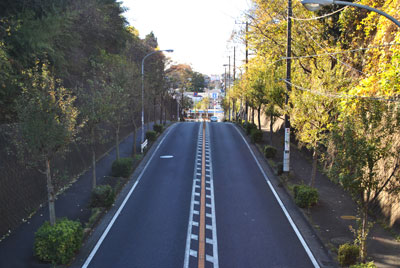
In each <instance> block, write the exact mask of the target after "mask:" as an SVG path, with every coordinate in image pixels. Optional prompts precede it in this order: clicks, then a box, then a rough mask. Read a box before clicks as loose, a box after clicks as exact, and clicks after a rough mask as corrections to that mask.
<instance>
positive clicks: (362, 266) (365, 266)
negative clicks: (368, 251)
mask: <svg viewBox="0 0 400 268" xmlns="http://www.w3.org/2000/svg"><path fill="white" fill-rule="evenodd" d="M350 268H377V266H376V265H375V263H374V262H373V261H371V262H367V263H359V264H354V265H351V266H350Z"/></svg>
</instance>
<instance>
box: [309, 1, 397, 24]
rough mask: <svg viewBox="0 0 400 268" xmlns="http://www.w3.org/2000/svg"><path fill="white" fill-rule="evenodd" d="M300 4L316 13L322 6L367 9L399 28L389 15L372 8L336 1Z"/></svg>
mask: <svg viewBox="0 0 400 268" xmlns="http://www.w3.org/2000/svg"><path fill="white" fill-rule="evenodd" d="M301 3H302V4H303V6H304V7H305V8H307V9H308V10H310V11H318V10H320V9H321V8H322V7H323V6H329V5H334V4H336V5H342V6H353V7H358V8H363V9H367V10H370V11H373V12H376V13H378V14H381V15H382V16H385V17H386V18H388V19H389V20H391V21H393V22H394V23H395V24H396V25H397V26H399V27H400V22H399V21H398V20H396V19H395V18H393V17H392V16H390V15H389V14H387V13H385V12H383V11H381V10H378V9H376V8H373V7H369V6H365V5H360V4H356V3H352V2H346V1H336V0H302V1H301Z"/></svg>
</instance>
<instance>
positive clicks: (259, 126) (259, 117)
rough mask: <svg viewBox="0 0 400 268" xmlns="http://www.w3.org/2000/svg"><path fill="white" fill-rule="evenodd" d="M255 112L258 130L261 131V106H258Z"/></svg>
mask: <svg viewBox="0 0 400 268" xmlns="http://www.w3.org/2000/svg"><path fill="white" fill-rule="evenodd" d="M257 112H258V129H259V130H261V105H260V106H258V109H257Z"/></svg>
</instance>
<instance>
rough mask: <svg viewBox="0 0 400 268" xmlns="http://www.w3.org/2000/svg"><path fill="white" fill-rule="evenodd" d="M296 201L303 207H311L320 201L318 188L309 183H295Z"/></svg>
mask: <svg viewBox="0 0 400 268" xmlns="http://www.w3.org/2000/svg"><path fill="white" fill-rule="evenodd" d="M293 192H294V201H295V203H296V205H298V206H299V207H301V208H309V207H311V206H313V205H315V204H316V203H317V202H318V191H317V189H315V188H313V187H310V186H307V185H295V186H294V187H293Z"/></svg>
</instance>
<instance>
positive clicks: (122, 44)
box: [0, 0, 205, 264]
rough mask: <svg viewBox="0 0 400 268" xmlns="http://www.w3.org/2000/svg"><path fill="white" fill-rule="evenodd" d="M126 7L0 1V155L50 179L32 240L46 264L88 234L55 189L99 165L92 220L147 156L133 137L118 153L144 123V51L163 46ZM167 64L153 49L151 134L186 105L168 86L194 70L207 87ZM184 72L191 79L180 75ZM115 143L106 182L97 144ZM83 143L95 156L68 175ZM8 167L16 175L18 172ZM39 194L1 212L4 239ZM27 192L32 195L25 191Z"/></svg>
mask: <svg viewBox="0 0 400 268" xmlns="http://www.w3.org/2000/svg"><path fill="white" fill-rule="evenodd" d="M124 12H125V9H124V7H123V6H122V4H121V3H120V2H118V1H116V0H109V1H102V0H77V1H58V0H57V1H54V0H44V1H22V0H16V1H2V2H1V3H0V126H1V131H0V134H1V137H2V138H4V137H5V138H4V139H2V142H3V144H2V145H4V146H2V147H3V148H2V151H1V154H2V157H4V156H5V155H6V156H5V157H8V156H12V157H15V158H16V159H18V161H19V162H20V166H23V167H27V169H30V170H29V172H31V171H32V170H33V171H32V173H33V174H35V172H38V173H39V175H38V176H37V177H38V182H37V183H35V184H38V185H42V184H43V181H45V185H47V203H48V205H49V211H50V217H49V222H47V223H45V224H44V225H43V226H42V227H41V228H40V229H39V230H38V231H37V233H36V242H35V254H36V256H38V257H39V258H40V259H41V260H43V261H46V262H51V263H53V264H66V263H68V262H69V261H70V259H71V258H72V257H73V255H74V254H75V253H76V251H77V250H79V247H80V244H81V242H82V235H83V231H82V230H83V229H82V226H81V223H79V222H75V221H70V220H68V219H57V212H56V210H55V205H54V203H55V200H56V196H57V193H58V192H59V191H60V190H61V189H63V188H64V187H66V185H69V184H70V183H71V182H72V181H74V179H76V177H77V176H78V175H79V174H81V173H82V172H83V170H84V169H87V168H89V166H90V165H91V166H92V167H93V171H94V172H93V177H92V196H91V202H90V205H91V208H92V217H91V219H90V220H89V223H88V224H87V226H86V227H87V228H91V227H93V225H94V224H95V223H96V221H97V220H98V218H99V217H100V216H101V215H102V213H104V211H105V210H107V209H109V208H110V207H111V206H112V205H113V203H114V200H115V196H116V195H117V193H118V192H119V191H120V190H121V189H122V186H123V185H124V184H125V183H126V182H127V178H129V176H130V175H131V174H132V172H133V167H134V166H135V165H136V164H137V163H138V161H139V160H140V159H141V156H140V155H137V152H136V148H137V147H138V144H136V136H135V135H134V139H135V140H134V143H133V148H132V158H121V156H120V151H119V143H120V141H121V135H126V133H127V132H126V129H128V128H130V129H131V131H133V132H135V133H136V131H137V130H138V127H139V122H140V111H141V108H142V102H141V85H142V79H141V64H142V59H143V58H144V56H145V55H148V54H149V53H152V52H155V51H157V50H159V48H158V42H157V37H156V36H155V35H154V34H153V33H152V32H151V33H149V34H147V35H146V36H145V38H140V37H139V32H138V31H137V30H136V29H135V28H134V27H133V26H131V25H129V24H128V23H127V21H126V19H125V18H124V17H123V13H124ZM169 63H170V62H169V59H168V58H167V57H166V56H165V55H164V54H163V53H161V52H160V53H154V54H153V55H152V56H151V57H149V58H148V59H147V60H146V62H145V65H144V80H143V82H144V92H145V94H144V96H143V97H144V103H143V105H144V106H143V107H144V110H145V115H146V117H145V121H146V123H148V122H149V121H154V122H155V123H157V122H159V124H155V127H154V130H155V132H154V133H151V134H148V135H150V136H151V137H149V138H151V139H152V140H155V138H156V137H157V135H159V134H160V133H162V131H163V129H164V125H165V124H166V122H167V120H173V119H174V118H176V117H175V116H176V104H177V102H179V101H181V107H183V108H184V107H185V105H183V104H184V103H183V101H184V100H182V99H180V98H179V95H178V94H176V92H171V91H170V90H169V89H170V88H171V87H173V86H177V87H178V86H180V84H181V83H183V81H185V82H186V81H189V79H186V78H191V80H190V83H188V84H187V85H186V86H187V88H193V87H198V88H199V89H200V88H201V89H204V86H205V84H204V76H203V75H202V74H200V73H197V72H195V71H193V70H191V69H190V67H189V70H187V69H185V70H184V71H181V70H180V69H179V68H177V67H176V66H174V65H172V66H171V67H170V69H169V70H165V69H166V66H167V65H168V64H169ZM182 73H184V74H185V75H186V76H187V77H186V76H185V77H182V78H181V79H180V78H179V75H180V74H182ZM167 77H168V78H167ZM177 77H178V78H177ZM185 79H186V80H185ZM122 129H124V130H125V132H123V133H122V132H121V131H122ZM110 141H111V142H113V143H114V145H115V147H116V159H117V160H116V162H115V163H114V165H113V178H112V179H104V181H106V183H104V181H103V179H102V181H101V183H100V185H99V179H98V178H97V176H96V172H95V168H96V161H97V160H98V159H99V157H100V155H99V152H101V154H103V153H104V151H105V150H104V149H103V148H101V150H99V148H98V147H99V146H100V147H101V145H103V144H105V143H107V144H111V143H110ZM78 147H84V149H83V150H86V149H89V150H90V154H89V155H90V159H89V161H85V160H86V159H85V160H82V162H84V164H82V167H81V169H80V170H75V169H74V170H73V172H70V173H73V174H70V173H69V171H70V170H68V168H67V167H64V166H63V164H62V162H63V160H64V157H68V153H70V152H71V151H72V150H73V149H74V150H75V148H77V150H78V153H81V152H80V151H79V148H78ZM85 153H86V152H85ZM79 156H80V157H82V155H79ZM86 163H87V164H86ZM57 164H58V166H57ZM60 166H61V168H60ZM60 169H61V171H60ZM61 172H63V173H62V174H61ZM7 174H13V175H14V171H12V172H10V173H7ZM29 174H31V173H29ZM40 174H41V175H40ZM30 176H31V175H30ZM32 176H33V175H32ZM114 177H115V178H114ZM42 178H43V179H42ZM60 178H62V179H60ZM6 179H11V178H6ZM12 179H14V180H16V178H12ZM18 179H23V178H18ZM3 186H4V187H3ZM2 187H3V189H5V190H4V191H8V192H10V195H11V194H13V198H14V196H15V195H16V194H14V193H17V194H18V193H19V190H20V189H13V191H10V189H8V188H7V185H4V184H3V183H2ZM17 188H18V187H17ZM7 189H8V190H7ZM27 191H29V189H28V190H27ZM35 194H36V193H35ZM41 194H42V195H41V196H39V197H35V199H34V200H28V201H27V202H31V204H29V205H30V207H29V208H24V209H25V210H26V211H21V212H20V211H17V212H16V213H15V214H14V213H8V212H10V211H6V212H5V214H8V215H10V217H11V216H12V217H13V218H12V219H10V220H8V219H7V221H6V219H3V221H2V226H1V227H2V228H1V233H0V237H3V235H5V232H6V231H7V230H8V233H10V232H11V230H12V229H13V228H15V227H16V226H17V225H18V224H20V223H21V218H22V217H23V218H26V217H28V215H27V214H29V216H32V215H33V214H34V212H32V211H35V210H37V209H38V207H39V206H40V204H41V203H43V202H45V196H44V195H43V193H41ZM29 196H30V195H29ZM1 198H4V199H6V198H7V197H6V196H1ZM15 198H16V199H18V198H20V196H17V197H15ZM23 198H26V196H23V197H22V198H20V199H23ZM1 201H2V203H3V199H1ZM11 203H13V202H12V201H11ZM5 206H6V207H7V205H5ZM16 207H18V206H16ZM7 209H8V208H7ZM24 209H22V210H24ZM31 210H32V211H31ZM8 215H7V216H8ZM23 221H26V220H23ZM9 222H12V224H8V223H9ZM70 246H71V247H70Z"/></svg>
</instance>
